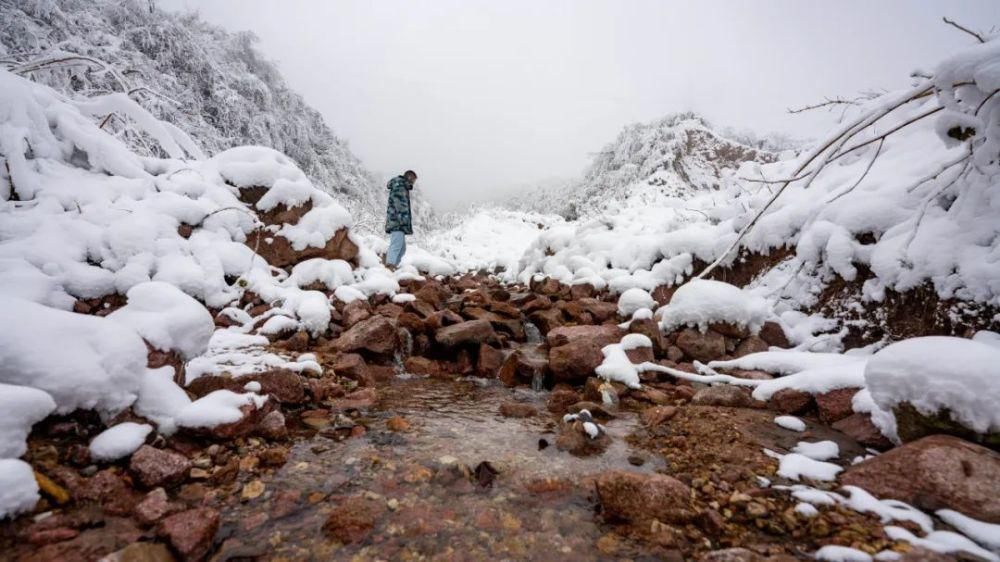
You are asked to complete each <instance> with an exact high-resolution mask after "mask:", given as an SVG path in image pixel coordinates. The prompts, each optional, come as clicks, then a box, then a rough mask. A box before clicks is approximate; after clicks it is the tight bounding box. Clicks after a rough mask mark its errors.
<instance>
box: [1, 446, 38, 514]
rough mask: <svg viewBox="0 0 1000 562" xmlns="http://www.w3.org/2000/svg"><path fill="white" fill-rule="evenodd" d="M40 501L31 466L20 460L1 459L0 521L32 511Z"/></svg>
mask: <svg viewBox="0 0 1000 562" xmlns="http://www.w3.org/2000/svg"><path fill="white" fill-rule="evenodd" d="M39 499H40V498H39V495H38V482H37V481H35V474H34V472H33V471H32V470H31V465H29V464H28V463H26V462H24V461H22V460H19V459H0V520H2V519H5V518H7V517H13V516H15V515H17V514H19V513H24V512H25V511H31V510H32V509H34V508H35V504H36V503H38V500H39Z"/></svg>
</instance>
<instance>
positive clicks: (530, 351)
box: [497, 345, 549, 386]
mask: <svg viewBox="0 0 1000 562" xmlns="http://www.w3.org/2000/svg"><path fill="white" fill-rule="evenodd" d="M548 368H549V362H548V358H547V357H546V355H545V350H544V349H543V348H542V346H538V345H536V346H522V347H520V348H518V349H517V350H515V351H514V352H513V353H511V354H510V355H508V356H507V358H506V359H504V362H503V363H502V364H501V365H500V370H499V371H498V372H497V377H498V378H499V379H500V381H501V382H503V383H504V384H505V385H507V386H516V385H517V384H518V383H524V384H531V383H532V381H533V380H535V379H536V378H542V379H544V377H545V375H546V373H547V372H548Z"/></svg>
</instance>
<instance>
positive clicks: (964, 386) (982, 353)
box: [865, 336, 1000, 433]
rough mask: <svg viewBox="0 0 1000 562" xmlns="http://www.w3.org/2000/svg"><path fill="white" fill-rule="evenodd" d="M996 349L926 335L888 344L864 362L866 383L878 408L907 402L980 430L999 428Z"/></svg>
mask: <svg viewBox="0 0 1000 562" xmlns="http://www.w3.org/2000/svg"><path fill="white" fill-rule="evenodd" d="M998 364H1000V349H997V348H996V347H993V346H990V345H986V344H983V343H980V342H978V341H973V340H968V339H963V338H954V337H945V336H929V337H922V338H912V339H908V340H904V341H901V342H898V343H894V344H892V345H889V346H887V347H886V348H884V349H882V350H880V351H878V352H877V353H875V355H873V356H872V358H871V360H870V361H868V364H867V367H866V368H865V382H866V383H867V386H868V390H869V392H870V393H871V397H872V400H873V401H874V403H875V404H876V405H877V406H878V407H879V408H881V409H882V410H891V409H892V408H893V407H894V406H896V405H897V404H900V403H903V402H907V403H909V404H911V405H913V406H914V407H915V408H916V409H917V410H918V411H920V412H922V413H925V414H933V413H936V412H939V411H941V410H944V409H947V410H948V411H949V412H950V415H951V418H952V419H953V420H955V421H957V422H959V423H961V424H962V425H964V426H966V427H968V428H971V429H973V430H975V431H977V432H979V433H987V432H991V431H1000V408H997V404H1000V377H998V376H997V373H996V368H997V365H998Z"/></svg>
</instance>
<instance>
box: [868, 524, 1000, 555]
mask: <svg viewBox="0 0 1000 562" xmlns="http://www.w3.org/2000/svg"><path fill="white" fill-rule="evenodd" d="M885 534H886V535H887V536H888V537H889V538H890V539H892V540H895V541H905V542H908V543H910V544H912V545H913V546H921V547H923V548H926V549H929V550H933V551H935V552H943V553H949V552H968V553H969V554H972V555H974V556H978V557H980V558H982V559H983V560H989V561H990V562H997V561H1000V556H997V555H996V554H993V553H992V552H990V551H988V550H986V549H984V548H982V547H980V546H979V545H977V544H976V543H974V542H973V541H971V540H969V539H968V538H966V537H963V536H962V535H959V534H958V533H953V532H951V531H932V532H930V533H927V536H925V537H918V536H916V535H914V534H913V533H911V532H910V531H908V530H906V529H904V528H902V527H896V526H892V525H890V526H888V527H885Z"/></svg>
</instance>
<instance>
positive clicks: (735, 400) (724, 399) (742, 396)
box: [691, 384, 753, 408]
mask: <svg viewBox="0 0 1000 562" xmlns="http://www.w3.org/2000/svg"><path fill="white" fill-rule="evenodd" d="M691 403H692V404H697V405H699V406H728V407H731V408H748V407H750V406H751V405H752V404H753V400H752V399H751V398H750V394H749V393H748V392H747V391H746V390H744V389H743V388H741V387H739V386H735V385H731V384H721V385H718V386H710V387H708V388H703V389H701V390H699V391H698V392H696V393H695V395H694V397H692V398H691Z"/></svg>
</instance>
